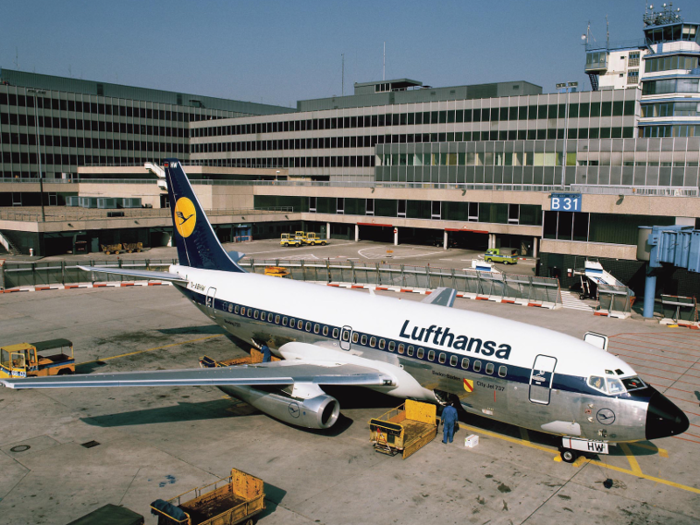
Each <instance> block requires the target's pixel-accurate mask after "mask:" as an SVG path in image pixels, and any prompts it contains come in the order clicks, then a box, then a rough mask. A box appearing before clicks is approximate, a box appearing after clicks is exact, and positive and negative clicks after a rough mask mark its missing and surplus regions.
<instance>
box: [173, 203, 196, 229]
mask: <svg viewBox="0 0 700 525" xmlns="http://www.w3.org/2000/svg"><path fill="white" fill-rule="evenodd" d="M196 224H197V211H196V210H195V209H194V204H192V201H191V200H190V199H188V198H187V197H180V198H179V199H178V200H177V203H176V204H175V227H176V228H177V232H178V233H179V234H180V235H182V237H185V238H187V237H189V236H190V235H192V231H193V230H194V227H195V225H196Z"/></svg>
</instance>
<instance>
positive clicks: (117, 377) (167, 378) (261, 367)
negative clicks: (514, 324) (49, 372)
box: [0, 361, 393, 389]
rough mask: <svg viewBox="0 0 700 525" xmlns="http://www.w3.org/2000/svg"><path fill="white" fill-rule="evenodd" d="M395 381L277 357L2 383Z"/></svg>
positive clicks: (357, 369) (365, 370)
mask: <svg viewBox="0 0 700 525" xmlns="http://www.w3.org/2000/svg"><path fill="white" fill-rule="evenodd" d="M392 381H393V378H392V377H391V376H389V375H387V374H383V373H381V372H379V371H377V370H375V369H373V368H369V367H363V366H358V365H351V364H331V363H329V364H313V363H308V362H305V361H274V362H271V363H261V364H257V365H242V366H231V367H219V368H194V369H186V370H156V371H147V372H118V373H114V374H82V375H63V376H49V377H29V378H22V379H0V384H2V385H3V386H5V387H7V388H14V389H24V388H88V387H112V386H204V385H209V386H226V385H237V386H266V385H291V384H294V383H315V384H318V385H349V386H382V385H390V384H392Z"/></svg>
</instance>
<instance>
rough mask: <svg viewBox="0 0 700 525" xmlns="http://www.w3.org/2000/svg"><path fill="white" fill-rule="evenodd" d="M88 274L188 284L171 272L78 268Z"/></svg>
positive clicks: (98, 267) (94, 267)
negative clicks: (95, 273) (104, 274)
mask: <svg viewBox="0 0 700 525" xmlns="http://www.w3.org/2000/svg"><path fill="white" fill-rule="evenodd" d="M78 268H80V269H81V270H84V271H86V272H98V273H109V274H113V275H123V276H125V277H140V278H141V279H149V280H156V281H168V282H171V283H175V284H185V285H186V284H187V280H186V279H183V278H182V277H180V276H179V275H176V274H174V273H169V272H154V271H149V270H128V269H126V268H104V267H101V266H78Z"/></svg>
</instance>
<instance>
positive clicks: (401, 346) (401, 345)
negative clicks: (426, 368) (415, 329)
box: [399, 343, 405, 354]
mask: <svg viewBox="0 0 700 525" xmlns="http://www.w3.org/2000/svg"><path fill="white" fill-rule="evenodd" d="M404 348H405V347H404V345H403V343H399V354H403V352H404Z"/></svg>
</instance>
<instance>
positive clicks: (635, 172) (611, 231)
mask: <svg viewBox="0 0 700 525" xmlns="http://www.w3.org/2000/svg"><path fill="white" fill-rule="evenodd" d="M644 21H645V25H646V27H645V29H644V39H643V40H642V41H640V42H639V43H637V44H635V45H629V44H626V45H622V46H615V45H606V46H605V47H604V48H596V47H595V46H592V45H587V46H586V51H587V53H586V62H585V71H586V73H587V74H588V75H589V78H590V79H591V88H592V89H591V90H590V91H579V90H575V89H572V88H573V87H574V86H571V85H563V86H562V89H559V90H558V91H559V92H557V93H543V92H542V91H543V90H542V88H541V87H539V86H537V85H535V84H532V83H529V82H526V81H512V82H503V83H495V84H479V85H468V86H455V87H438V88H436V87H430V86H427V85H424V84H423V83H422V82H421V81H418V80H412V79H407V78H403V79H394V80H382V81H376V82H366V83H357V84H355V90H354V94H352V95H349V96H344V97H333V98H325V99H316V100H303V101H299V102H298V103H297V107H296V108H295V109H291V108H283V107H278V106H269V105H263V104H253V103H246V102H237V101H231V100H221V99H214V98H209V97H202V96H196V95H186V94H179V93H172V92H165V91H156V90H147V89H141V88H134V87H126V86H117V85H113V84H100V83H97V82H87V81H81V80H75V79H66V78H59V77H49V76H46V75H37V74H29V73H22V72H17V71H11V70H6V69H3V70H2V71H1V72H0V79H1V80H2V85H0V117H1V118H2V133H1V135H0V152H1V156H0V173H1V174H2V179H0V180H1V181H2V182H0V234H1V235H2V238H3V239H4V244H6V245H8V246H13V247H15V248H16V249H18V250H20V251H23V252H25V253H26V252H27V251H28V249H29V248H32V249H33V251H34V252H35V253H37V254H49V253H52V252H60V251H66V249H73V248H74V245H75V242H76V240H78V239H82V240H83V242H87V249H88V250H93V249H95V250H96V249H97V248H96V247H98V246H99V244H104V243H106V242H109V241H115V240H117V241H118V240H120V239H123V238H127V237H128V238H129V239H138V240H141V241H143V242H144V244H146V245H149V244H150V245H154V244H158V243H162V242H166V240H167V231H168V228H169V219H168V216H167V212H166V213H160V210H158V208H165V207H167V206H168V203H167V198H166V195H165V192H164V191H163V189H162V188H159V187H158V186H157V184H156V176H155V174H154V173H153V169H150V168H147V167H144V164H145V163H152V164H154V165H157V164H160V163H162V160H163V159H165V158H168V157H178V158H180V159H181V160H182V162H183V164H185V166H186V170H187V171H188V173H189V174H190V176H191V177H192V178H193V182H194V184H195V190H196V191H197V192H198V195H199V196H200V199H201V200H202V203H203V205H204V207H205V208H207V209H209V210H212V216H213V218H214V222H215V223H216V227H217V229H218V230H219V231H218V233H219V235H220V237H221V239H222V240H223V241H230V240H233V239H236V238H243V237H246V235H241V233H242V232H248V235H252V236H253V237H254V238H261V237H276V236H279V233H280V232H282V231H289V230H293V229H295V228H298V227H304V228H305V229H306V230H309V231H317V232H321V233H324V234H325V235H326V236H327V237H329V238H345V239H375V240H381V241H385V242H387V243H408V242H413V243H434V244H439V245H441V246H444V247H445V248H449V247H451V246H459V247H464V248H471V249H478V250H481V249H486V248H488V247H502V248H509V249H516V250H518V252H519V253H520V254H522V255H524V256H531V257H538V258H539V259H540V263H541V264H540V267H539V271H540V273H541V274H542V275H554V276H559V277H560V278H562V284H563V285H567V284H570V283H571V282H573V280H569V278H568V277H567V273H568V272H567V270H568V269H570V268H575V267H580V266H581V265H582V260H583V259H585V258H586V257H595V258H597V259H599V260H600V261H601V262H602V263H603V265H604V266H606V268H607V269H609V270H610V271H611V272H612V273H614V274H615V275H616V276H618V277H619V278H620V279H621V280H623V281H625V282H627V283H628V284H629V285H630V286H631V287H632V288H635V289H637V288H639V287H640V286H638V284H639V283H641V282H642V281H643V277H644V276H643V265H642V263H640V262H637V261H636V243H637V229H638V226H641V225H671V224H680V225H687V226H694V227H696V228H698V227H700V224H699V221H700V198H699V195H698V192H699V191H700V190H699V180H700V179H699V177H700V172H699V170H700V67H699V65H698V57H700V31H698V26H699V24H697V23H688V22H684V21H683V20H682V18H680V17H676V16H675V14H673V16H672V15H671V14H670V13H666V12H665V10H664V11H662V12H659V13H647V14H646V15H645V17H644ZM39 160H41V167H40V165H39ZM188 165H189V168H187V166H188ZM40 172H41V173H43V174H44V177H45V179H43V181H42V184H41V185H40V184H39V180H38V178H37V176H36V175H37V174H38V173H40ZM41 186H43V187H41ZM76 196H85V197H98V198H99V197H103V198H108V197H109V198H139V199H141V202H142V204H143V205H148V206H150V207H152V208H156V209H155V210H142V212H141V216H138V213H137V212H136V211H135V210H129V213H128V214H124V215H123V216H119V214H118V213H117V214H115V213H113V212H112V215H113V216H112V217H108V216H107V215H108V214H109V213H110V212H106V211H105V212H104V213H102V214H101V215H100V213H99V211H93V212H91V213H92V214H91V215H90V214H83V215H80V214H78V215H77V216H76V214H75V210H69V209H68V207H66V206H65V204H66V203H68V202H69V201H70V200H71V199H70V197H76ZM566 198H569V199H570V200H569V201H565V200H564V199H566ZM564 202H567V203H570V204H566V205H563V203H564ZM42 204H43V213H44V220H42V219H41V217H39V211H38V209H37V208H38V207H40V205H42ZM163 211H165V210H163ZM137 216H138V217H139V218H136V217H137ZM32 217H33V218H32ZM78 218H79V219H80V220H77V219H78ZM135 223H136V224H135ZM671 280H672V281H673V282H676V283H677V289H676V290H675V291H676V292H682V293H685V294H687V291H688V287H690V288H693V289H697V290H698V291H700V285H698V278H697V275H694V274H688V273H687V272H685V271H684V270H676V271H674V274H673V276H672V278H671Z"/></svg>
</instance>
